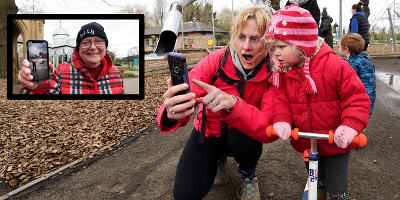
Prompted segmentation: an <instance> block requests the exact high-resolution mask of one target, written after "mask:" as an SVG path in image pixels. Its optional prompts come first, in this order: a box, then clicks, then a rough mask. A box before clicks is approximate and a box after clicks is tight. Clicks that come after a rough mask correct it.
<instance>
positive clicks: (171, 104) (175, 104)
mask: <svg viewBox="0 0 400 200" xmlns="http://www.w3.org/2000/svg"><path fill="white" fill-rule="evenodd" d="M167 82H168V90H167V91H166V92H165V93H164V95H163V97H164V106H165V109H166V111H167V118H168V120H169V122H174V121H176V120H180V119H182V118H185V117H187V116H190V115H191V114H193V113H194V105H195V103H196V100H195V98H196V94H195V93H192V92H190V93H187V94H182V95H176V96H175V94H176V93H178V92H181V91H185V90H187V89H188V87H189V85H188V84H187V83H183V84H179V85H175V86H173V85H172V80H171V78H169V79H168V81H167Z"/></svg>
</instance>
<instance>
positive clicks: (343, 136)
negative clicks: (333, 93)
mask: <svg viewBox="0 0 400 200" xmlns="http://www.w3.org/2000/svg"><path fill="white" fill-rule="evenodd" d="M274 128H275V127H274ZM357 135H358V133H357V131H356V130H354V129H352V128H350V127H348V126H339V127H338V128H337V129H336V131H335V138H334V140H333V141H334V142H335V144H336V145H337V146H338V147H341V148H346V147H347V146H348V145H349V144H350V143H351V141H353V139H354V137H356V136H357Z"/></svg>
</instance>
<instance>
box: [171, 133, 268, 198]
mask: <svg viewBox="0 0 400 200" xmlns="http://www.w3.org/2000/svg"><path fill="white" fill-rule="evenodd" d="M199 134H200V133H199V132H198V131H197V130H196V129H193V131H192V133H191V135H190V137H189V139H188V141H187V143H186V145H185V147H184V149H183V152H182V155H181V157H180V159H179V163H178V167H177V169H176V176H175V184H174V191H173V192H174V198H175V199H177V200H181V199H182V200H195V199H202V198H203V197H204V196H205V195H206V194H207V193H208V191H209V190H210V189H211V187H212V185H213V183H214V178H215V175H216V173H217V167H218V165H217V162H218V159H219V158H221V157H222V156H224V155H227V156H231V157H233V158H234V159H235V161H236V162H237V163H238V164H239V166H240V169H242V170H245V171H251V170H253V169H254V168H255V167H256V165H257V162H258V160H259V159H260V157H261V153H262V143H261V142H258V141H256V140H253V139H251V138H250V137H248V136H247V135H245V134H244V133H242V132H240V131H238V130H236V129H233V130H232V131H231V132H230V133H229V134H228V136H222V137H206V138H205V140H204V143H198V139H199Z"/></svg>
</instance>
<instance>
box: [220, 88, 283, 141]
mask: <svg viewBox="0 0 400 200" xmlns="http://www.w3.org/2000/svg"><path fill="white" fill-rule="evenodd" d="M275 92H276V89H275V87H269V88H268V90H267V92H265V93H264V94H263V97H262V102H261V110H259V109H258V108H257V107H255V106H253V105H250V104H247V103H246V102H245V101H244V100H243V99H241V98H239V97H236V99H237V101H236V104H235V106H234V107H233V109H232V111H231V112H230V113H227V112H221V115H220V118H221V120H223V121H224V122H226V123H228V124H229V125H231V127H233V128H236V129H238V130H239V131H241V132H242V133H244V134H246V135H247V136H249V137H250V138H252V139H254V140H257V141H259V142H262V143H271V142H273V141H275V140H277V139H278V138H279V137H272V138H269V137H267V135H266V128H267V127H268V126H269V125H271V123H272V99H273V96H274V95H275ZM255 119H256V120H255Z"/></svg>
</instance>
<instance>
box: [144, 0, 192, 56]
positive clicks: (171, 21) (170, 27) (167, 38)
mask: <svg viewBox="0 0 400 200" xmlns="http://www.w3.org/2000/svg"><path fill="white" fill-rule="evenodd" d="M195 1H196V0H180V1H175V2H173V3H171V6H170V8H169V12H168V16H167V19H166V20H165V23H164V27H163V29H162V31H161V34H160V38H159V40H158V43H157V46H156V49H155V50H154V52H153V53H151V54H149V55H146V56H145V57H144V59H145V60H163V59H164V56H166V55H167V54H168V53H169V52H172V51H174V49H175V43H176V38H177V37H178V30H179V24H180V22H181V20H182V12H183V9H185V8H186V7H187V6H188V5H190V4H192V3H193V2H195Z"/></svg>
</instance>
